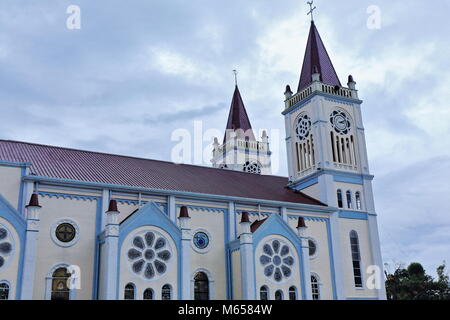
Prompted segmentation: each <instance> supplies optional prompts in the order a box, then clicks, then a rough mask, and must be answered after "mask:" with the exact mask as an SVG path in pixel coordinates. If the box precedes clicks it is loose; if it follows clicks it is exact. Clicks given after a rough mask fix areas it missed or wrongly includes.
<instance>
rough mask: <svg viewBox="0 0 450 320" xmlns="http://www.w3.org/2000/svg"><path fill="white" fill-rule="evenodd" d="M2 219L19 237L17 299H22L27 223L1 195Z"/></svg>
mask: <svg viewBox="0 0 450 320" xmlns="http://www.w3.org/2000/svg"><path fill="white" fill-rule="evenodd" d="M0 217H2V218H4V219H5V220H6V221H8V222H9V223H10V224H11V225H12V226H13V228H14V229H15V231H16V232H17V234H18V236H19V242H20V253H19V270H17V281H16V299H20V296H21V293H22V278H23V264H24V260H25V239H26V229H27V222H26V220H25V219H24V218H23V217H22V216H21V215H20V213H19V212H18V211H17V210H16V208H14V207H13V206H12V205H11V204H10V203H9V202H8V200H6V199H5V198H4V197H3V196H2V195H1V194H0Z"/></svg>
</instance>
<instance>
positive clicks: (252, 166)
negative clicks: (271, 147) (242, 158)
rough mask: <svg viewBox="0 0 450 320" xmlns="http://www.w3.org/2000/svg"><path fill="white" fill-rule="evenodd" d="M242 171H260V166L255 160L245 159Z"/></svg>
mask: <svg viewBox="0 0 450 320" xmlns="http://www.w3.org/2000/svg"><path fill="white" fill-rule="evenodd" d="M243 170H244V172H248V173H257V174H260V173H261V166H260V165H259V164H258V163H256V162H250V161H247V162H246V163H245V164H244V167H243Z"/></svg>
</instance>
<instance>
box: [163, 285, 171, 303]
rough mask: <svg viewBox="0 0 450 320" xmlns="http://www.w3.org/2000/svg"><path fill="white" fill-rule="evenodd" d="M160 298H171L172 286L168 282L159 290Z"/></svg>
mask: <svg viewBox="0 0 450 320" xmlns="http://www.w3.org/2000/svg"><path fill="white" fill-rule="evenodd" d="M161 298H162V300H172V287H171V286H170V285H168V284H165V285H163V287H162V290H161Z"/></svg>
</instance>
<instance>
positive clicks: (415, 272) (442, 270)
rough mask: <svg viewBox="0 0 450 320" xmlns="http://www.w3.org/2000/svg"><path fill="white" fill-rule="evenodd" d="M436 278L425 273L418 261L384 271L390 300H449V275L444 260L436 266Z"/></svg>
mask: <svg viewBox="0 0 450 320" xmlns="http://www.w3.org/2000/svg"><path fill="white" fill-rule="evenodd" d="M436 271H437V275H438V278H437V280H434V279H433V277H431V276H429V275H427V274H426V272H425V269H424V268H423V266H422V265H421V264H420V263H418V262H413V263H411V264H410V265H409V266H408V268H406V269H404V268H402V267H398V268H397V270H395V272H394V273H393V274H388V273H386V293H387V296H388V299H390V300H450V283H449V276H448V274H447V273H446V266H445V262H444V263H443V264H442V265H440V266H439V267H438V268H437V270H436Z"/></svg>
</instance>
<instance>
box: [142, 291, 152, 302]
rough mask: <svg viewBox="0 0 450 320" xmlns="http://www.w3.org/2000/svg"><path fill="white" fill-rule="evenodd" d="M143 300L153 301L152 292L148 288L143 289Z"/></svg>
mask: <svg viewBox="0 0 450 320" xmlns="http://www.w3.org/2000/svg"><path fill="white" fill-rule="evenodd" d="M143 299H144V300H153V290H152V289H150V288H147V289H145V291H144V295H143Z"/></svg>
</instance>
